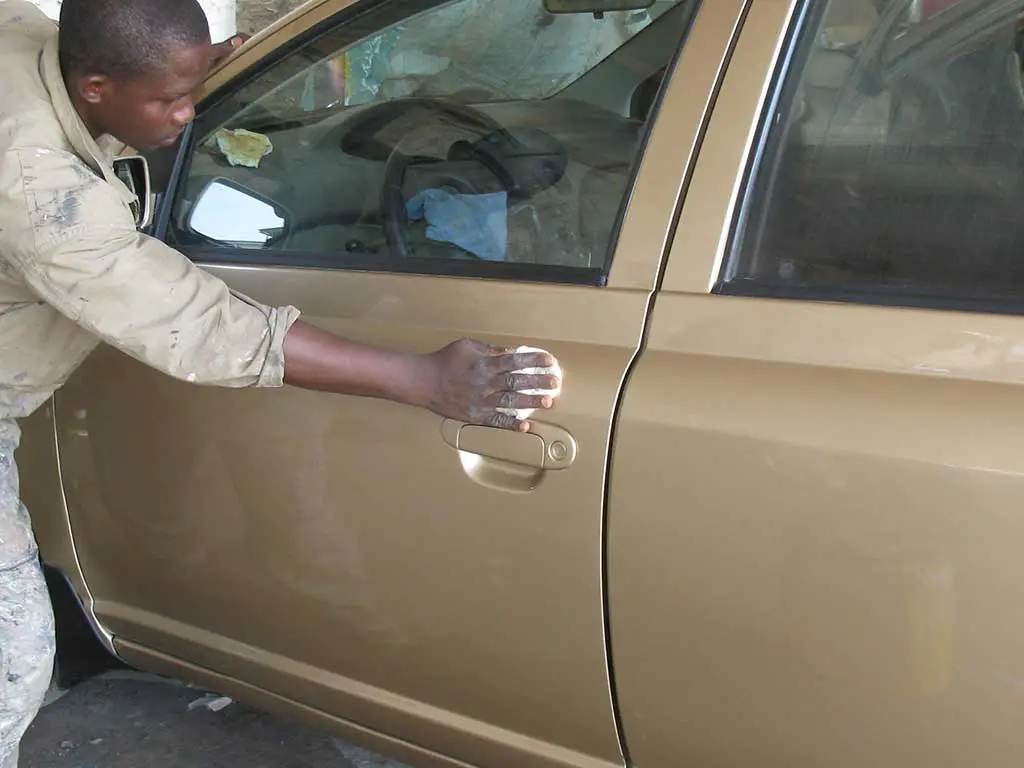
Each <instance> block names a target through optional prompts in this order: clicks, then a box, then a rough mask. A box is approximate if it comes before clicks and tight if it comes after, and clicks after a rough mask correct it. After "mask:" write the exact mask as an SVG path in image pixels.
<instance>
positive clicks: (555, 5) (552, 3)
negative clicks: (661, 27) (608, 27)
mask: <svg viewBox="0 0 1024 768" xmlns="http://www.w3.org/2000/svg"><path fill="white" fill-rule="evenodd" d="M652 5H654V0H544V10H546V11H547V12H548V13H593V14H596V15H598V16H600V15H601V14H604V13H611V12H612V11H646V10H647V9H648V8H650V7H651V6H652Z"/></svg>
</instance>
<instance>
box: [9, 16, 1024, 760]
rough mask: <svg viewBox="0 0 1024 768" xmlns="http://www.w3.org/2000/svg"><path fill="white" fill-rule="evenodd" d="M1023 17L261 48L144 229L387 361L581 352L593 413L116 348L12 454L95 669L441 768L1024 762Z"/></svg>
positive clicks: (375, 34) (62, 596)
mask: <svg viewBox="0 0 1024 768" xmlns="http://www.w3.org/2000/svg"><path fill="white" fill-rule="evenodd" d="M1022 11H1024V0H954V1H946V2H934V1H933V2H928V1H927V0H831V2H825V1H824V0H703V2H700V1H699V0H653V1H652V0H515V1H514V2H513V1H512V0H450V1H442V0H362V1H361V2H346V1H345V0H319V1H314V2H312V3H310V4H308V5H306V6H304V7H303V8H302V9H300V10H298V11H296V12H295V13H293V14H291V15H290V16H289V17H287V18H286V19H284V20H283V21H281V22H280V23H278V24H276V25H275V26H274V27H272V28H271V29H269V30H267V31H265V32H264V33H262V34H260V35H258V36H257V37H256V38H254V39H252V40H251V41H249V42H248V43H247V44H246V45H245V46H244V47H243V48H242V49H241V50H240V51H238V52H237V53H236V54H235V55H234V56H233V57H232V58H231V59H230V60H228V61H227V62H226V63H224V64H223V65H222V66H221V67H220V69H219V70H218V71H217V72H216V73H214V74H213V75H212V77H211V78H210V80H209V81H208V83H207V84H206V85H205V87H204V93H203V98H202V100H201V102H200V105H199V110H198V118H197V120H196V122H195V123H194V125H193V126H192V127H191V129H190V131H189V132H188V134H187V135H186V136H185V137H184V139H183V141H182V142H181V146H180V147H174V148H168V149H166V150H162V151H160V152H157V153H154V154H152V155H148V156H147V157H146V160H147V161H148V165H149V170H150V173H151V180H152V189H153V190H154V192H155V194H156V198H155V205H154V206H153V217H152V223H151V225H150V226H149V232H150V233H151V234H152V235H153V236H154V237H158V238H162V239H165V240H167V241H168V242H170V243H172V244H174V245H175V246H176V247H179V248H180V249H182V250H183V251H184V252H185V253H187V254H188V255H189V256H190V257H191V258H193V259H195V260H196V261H197V262H200V263H201V264H203V265H204V266H205V267H207V268H209V269H210V270H211V271H212V272H214V273H216V274H217V275H219V276H221V277H223V278H224V279H225V280H226V281H227V282H228V283H229V284H230V285H232V286H234V287H236V288H238V289H240V290H241V291H244V292H246V293H248V294H250V295H253V296H255V297H258V298H259V299H260V300H262V301H265V302H268V303H271V304H294V305H297V306H299V307H301V308H302V309H303V310H304V311H305V314H306V317H307V318H308V319H310V320H311V321H313V322H315V323H316V324H319V325H321V326H323V327H326V328H329V329H331V330H332V331H336V332H339V333H342V334H346V335H348V336H351V337H353V338H356V339H360V340H363V341H367V342H372V343H376V344H383V345H394V346H397V347H402V348H408V349H419V350H424V351H425V350H430V349H433V348H437V347H439V346H441V345H443V344H445V343H448V342H450V341H452V340H454V339H456V338H458V337H460V336H467V335H468V336H474V337H478V338H482V339H486V340H488V341H491V342H496V343H503V344H528V345H533V346H537V347H541V348H544V349H547V350H550V351H551V352H552V353H554V354H555V355H556V356H557V357H558V358H559V360H560V362H561V365H562V368H563V370H564V381H565V384H564V392H563V393H562V396H561V397H560V399H559V401H558V404H557V407H556V409H555V410H553V411H552V412H550V413H549V414H544V415H543V418H542V420H541V422H540V423H538V424H537V427H536V430H535V431H534V432H533V433H531V434H517V433H512V432H505V431H496V430H492V429H487V428H481V427H475V426H467V425H462V424H458V423H452V422H446V421H443V420H441V419H440V418H437V417H434V416H432V415H431V414H429V413H427V412H426V411H422V410H416V409H412V408H405V407H401V406H398V405H395V404H391V403H387V402H381V401H367V400H360V399H355V398H344V397H337V396H332V395H324V394H317V393H311V392H306V391H299V390H291V389H288V390H285V391H254V390H245V391H225V390H219V389H204V388H199V387H192V386H189V385H188V384H187V383H179V382H175V381H173V380H171V379H169V378H166V377H163V376H161V375H159V374H157V373H155V372H153V371H151V370H149V369H148V368H145V367H143V366H142V365H140V364H138V363H135V362H133V361H131V360H129V359H128V358H127V357H125V356H123V355H121V354H119V353H117V352H115V351H113V350H110V349H101V350H99V351H98V352H97V353H96V354H94V355H93V356H92V357H91V358H90V359H89V360H88V361H87V363H86V365H85V366H84V367H83V368H82V370H81V371H80V372H79V374H77V375H76V377H75V378H74V379H73V380H72V381H71V382H70V383H69V385H68V386H67V387H66V388H65V389H64V390H63V391H61V392H60V393H59V394H58V396H57V397H56V398H55V400H54V402H53V403H52V406H50V407H48V408H47V409H46V410H45V411H43V412H40V413H39V414H38V415H37V416H36V417H34V418H33V419H32V420H31V423H30V424H29V425H27V434H26V440H25V447H24V448H23V450H22V451H21V454H20V455H19V463H21V464H22V465H23V468H24V473H25V480H24V495H25V497H26V502H27V503H28V505H29V507H30V509H32V510H33V513H34V518H35V523H36V526H37V530H38V535H39V539H40V544H41V547H42V552H43V556H44V558H45V560H46V562H47V565H48V567H49V575H50V578H51V583H52V585H53V588H54V594H55V596H56V598H57V600H58V603H59V605H61V606H64V605H66V604H72V605H76V606H79V605H80V608H81V611H80V616H79V615H78V614H75V613H74V612H66V613H65V612H63V611H62V614H61V615H62V619H61V630H62V634H64V636H65V638H66V637H67V636H71V637H75V636H78V635H80V634H81V633H80V632H78V631H77V630H79V629H80V628H81V626H87V627H88V629H89V633H90V634H94V635H95V636H96V637H97V638H98V639H99V641H100V643H101V644H102V645H103V646H105V648H106V650H107V651H110V652H112V653H113V654H116V656H117V657H118V658H119V659H120V660H121V661H122V662H124V663H127V664H129V665H132V666H135V667H138V668H142V669H145V670H151V671H155V672H159V673H165V674H168V675H172V676H176V677H181V678H188V679H191V680H194V681H198V682H199V683H201V684H203V685H206V686H208V687H210V688H212V689H215V690H218V691H222V692H224V693H225V694H229V695H232V696H236V697H238V698H240V699H244V700H247V701H250V702H253V703H255V704H257V705H259V706H263V707H266V708H269V709H273V710H277V711H280V712H283V713H286V714H288V715H290V716H294V717H298V718H302V719H304V720H306V721H308V722H310V723H313V724H316V725H319V726H322V727H325V728H328V729H331V730H333V731H335V732H336V733H338V734H339V735H342V736H344V737H346V738H349V739H352V740H355V741H358V742H362V743H365V744H367V745H368V746H370V747H372V748H376V749H377V750H379V751H382V752H385V753H388V754H392V755H395V756H396V757H398V758H400V759H404V760H405V761H407V762H409V763H412V764H415V765H417V766H428V765H437V766H482V767H484V768H524V767H530V768H534V767H535V768H568V767H569V766H573V767H576V768H610V767H611V766H623V765H635V766H639V768H654V767H655V766H734V767H735V768H741V767H743V768H746V767H747V766H755V765H756V766H779V767H780V768H812V767H813V768H818V767H819V766H829V767H830V768H844V767H849V768H862V767H863V766H893V767H895V766H901V767H902V766H909V765H922V766H923V765H927V766H958V767H959V766H965V765H982V766H1016V765H1019V764H1020V762H1021V759H1022V755H1024V727H1022V724H1024V714H1022V713H1024V386H1022V384H1024V317H1022V310H1024V88H1022V84H1021V82H1022V78H1021V60H1020V53H1019V52H1020V50H1021V49H1022V46H1021V43H1020V39H1019V35H1018V32H1017V30H1018V26H1019V18H1020V16H1021V13H1022ZM147 221H148V219H147ZM62 585H64V586H62ZM83 617H84V618H83ZM80 658H81V655H80V654H79V655H76V654H74V653H73V650H72V649H70V648H69V643H68V642H67V641H66V640H65V641H64V642H63V645H62V647H61V652H60V668H61V673H62V680H64V681H65V683H67V682H68V681H69V680H72V679H79V678H81V677H82V676H84V675H86V674H89V669H90V668H89V667H88V666H87V665H83V664H81V663H78V661H77V660H80Z"/></svg>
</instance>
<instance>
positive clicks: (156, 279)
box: [0, 150, 299, 387]
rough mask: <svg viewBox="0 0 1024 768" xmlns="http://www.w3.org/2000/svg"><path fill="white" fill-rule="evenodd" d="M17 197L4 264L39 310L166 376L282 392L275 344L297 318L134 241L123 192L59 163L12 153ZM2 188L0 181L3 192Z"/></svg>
mask: <svg viewBox="0 0 1024 768" xmlns="http://www.w3.org/2000/svg"><path fill="white" fill-rule="evenodd" d="M18 155H19V161H20V166H21V184H22V187H23V194H22V195H20V196H6V199H4V200H0V206H10V205H14V206H15V207H17V206H18V204H19V201H18V198H19V197H20V198H21V201H22V202H23V205H22V208H23V210H22V211H20V212H18V211H13V212H12V211H11V210H10V209H8V210H7V211H0V222H4V221H11V219H12V218H18V214H19V213H20V214H21V216H22V217H23V219H22V220H23V222H24V225H25V226H24V236H23V237H21V238H18V239H17V246H16V247H15V248H14V249H13V252H12V253H10V254H9V255H8V258H9V260H10V261H11V263H12V265H13V266H14V267H15V268H16V269H18V271H19V272H20V273H21V276H22V278H23V279H24V281H25V283H26V284H27V285H28V286H29V288H30V289H31V290H32V291H34V292H35V293H36V294H37V295H38V296H39V297H40V298H41V299H42V300H43V301H45V302H47V303H48V304H50V305H52V306H53V307H55V308H56V309H57V310H59V311H60V312H61V313H62V314H64V315H66V316H67V317H68V318H70V319H71V320H72V321H74V322H75V323H77V324H78V325H80V326H82V327H83V328H85V329H86V330H88V331H90V332H92V333H94V334H95V335H96V336H97V337H99V338H100V339H102V340H103V341H105V342H107V343H108V344H110V345H111V346H113V347H115V348H117V349H119V350H122V351H123V352H125V353H127V354H128V355H131V356H132V357H134V358H136V359H138V360H140V361H142V362H144V363H146V364H148V365H150V366H152V367H153V368H156V369H158V370H160V371H163V372H165V373H167V374H169V375H171V376H173V377H175V378H178V379H182V380H185V381H191V382H195V383H198V384H207V385H217V386H225V387H247V386H262V387H275V386H281V385H282V384H283V381H284V349H283V347H284V338H285V335H286V334H287V332H288V330H289V328H290V327H291V326H292V324H293V323H294V322H295V320H296V319H297V318H298V314H299V313H298V311H297V310H296V309H295V308H293V307H281V308H272V307H267V306H264V305H262V304H260V303H257V302H255V301H252V300H250V299H248V298H246V297H244V296H242V295H239V294H237V293H234V292H232V291H231V290H229V289H228V287H227V286H226V285H225V284H224V283H223V281H221V280H219V279H218V278H216V277H214V276H213V275H211V274H209V273H208V272H206V271H204V270H202V269H200V268H199V267H196V266H195V265H194V264H192V263H191V262H190V261H189V260H188V259H187V258H185V256H183V255H182V254H180V253H179V252H178V251H176V250H174V249H173V248H170V247H168V246H167V245H165V244H163V243H161V242H159V241H158V240H155V239H153V238H150V237H148V236H145V235H142V234H140V233H139V232H138V231H137V230H136V228H135V223H134V219H133V218H132V215H131V212H130V210H129V208H128V207H127V205H126V204H125V202H124V200H123V198H122V194H123V190H118V188H117V187H115V186H113V185H111V184H109V183H107V182H106V181H104V180H103V179H101V178H99V177H98V176H96V175H95V174H93V173H92V172H91V171H90V170H89V169H88V168H87V166H85V164H84V163H82V162H81V161H80V160H79V159H78V158H77V157H75V156H74V155H70V154H65V153H60V152H51V151H47V150H36V151H33V150H19V151H18ZM6 181H7V180H0V183H4V182H6Z"/></svg>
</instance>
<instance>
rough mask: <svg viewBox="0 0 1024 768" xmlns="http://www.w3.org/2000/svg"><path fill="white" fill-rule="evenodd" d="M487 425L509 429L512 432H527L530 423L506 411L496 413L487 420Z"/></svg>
mask: <svg viewBox="0 0 1024 768" xmlns="http://www.w3.org/2000/svg"><path fill="white" fill-rule="evenodd" d="M487 426H489V427H496V428H497V429H510V430H512V431H513V432H529V431H530V425H529V424H528V423H527V422H525V421H521V420H519V419H517V418H516V417H515V416H512V415H510V414H507V413H497V412H495V414H494V415H493V416H491V418H490V419H488V420H487Z"/></svg>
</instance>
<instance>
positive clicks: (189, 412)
mask: <svg viewBox="0 0 1024 768" xmlns="http://www.w3.org/2000/svg"><path fill="white" fill-rule="evenodd" d="M342 5H345V4H343V3H323V4H314V5H311V6H309V7H307V8H306V9H304V10H302V11H300V12H297V13H296V14H294V15H293V16H292V17H291V19H292V21H291V23H290V25H289V24H281V25H279V26H277V27H276V31H271V32H268V33H267V34H266V35H264V36H262V37H261V38H260V39H257V40H255V41H254V42H252V43H250V44H249V45H248V46H247V48H246V49H244V50H243V52H242V53H239V54H237V55H236V56H235V57H234V58H233V59H232V61H231V62H229V64H228V65H226V67H225V68H224V69H222V70H221V71H220V73H219V74H218V75H217V76H215V78H214V80H213V81H211V82H212V85H211V87H216V78H217V77H223V78H230V77H231V76H232V75H231V72H233V71H234V72H235V73H236V74H237V72H238V71H240V68H241V67H244V66H248V65H250V64H252V63H253V59H252V58H251V57H254V56H256V55H257V53H260V52H263V53H265V52H266V51H267V50H269V48H270V47H271V46H272V45H277V44H278V43H279V42H280V41H281V40H283V39H285V38H290V37H291V36H292V35H293V34H294V33H296V29H293V28H292V27H293V26H294V27H296V28H298V29H299V30H301V29H302V28H304V27H305V26H308V24H309V23H316V22H317V21H319V20H322V19H323V18H326V17H327V15H328V14H329V13H331V12H333V10H336V9H337V8H340V7H341V6H342ZM743 6H744V2H743V0H716V2H715V3H705V4H703V6H702V7H701V9H700V11H699V13H698V16H697V19H696V21H695V22H694V24H693V26H692V28H691V30H690V33H689V37H688V40H687V45H686V46H685V47H684V50H683V54H682V57H681V60H680V61H679V63H678V71H677V72H676V74H674V75H673V76H672V79H671V80H670V82H669V85H668V86H667V88H666V90H665V94H664V96H663V99H664V104H663V108H662V110H661V113H660V116H659V118H658V120H657V121H656V123H655V127H654V129H653V132H652V135H651V137H650V140H649V144H648V149H647V153H646V155H645V159H644V161H643V163H642V164H641V166H640V169H639V172H638V175H637V179H636V183H635V186H634V188H633V190H632V194H631V199H630V202H629V206H628V210H627V213H626V216H625V221H624V225H623V227H622V230H621V232H620V234H619V237H618V245H617V250H616V255H615V260H614V267H613V269H612V273H611V276H610V278H609V281H608V285H607V286H605V287H600V288H599V287H596V286H572V285H544V284H534V283H523V282H507V281H497V280H471V279H460V278H455V277H441V276H427V275H400V274H388V273H383V272H359V271H341V270H316V269H295V268H291V269H290V268H281V267H266V266H261V267H257V266H225V265H214V264H208V265H207V266H208V268H209V269H210V270H211V271H212V272H213V273H215V274H217V275H219V276H221V277H223V278H224V279H225V280H226V281H227V282H228V283H229V284H230V285H231V286H232V287H234V288H236V289H238V290H241V291H242V292H244V293H247V294H249V295H252V296H254V297H257V298H259V299H260V300H261V301H265V302H267V303H270V304H296V305H298V306H300V307H301V308H303V310H304V312H305V318H306V319H307V320H309V321H311V322H313V323H315V324H317V325H320V326H321V327H324V328H326V329H329V330H332V331H335V332H338V333H342V334H344V335H347V336H349V337H351V338H355V339H358V340H361V341H366V342H370V343H376V344H383V345H387V346H394V347H400V348H405V349H412V350H420V351H427V350H431V349H435V348H437V347H439V346H442V345H443V344H446V343H448V342H450V341H453V340H455V339H457V338H459V337H460V336H467V335H468V336H475V337H478V338H482V339H485V340H487V341H489V342H493V343H499V344H522V343H525V344H532V345H536V346H540V347H543V348H545V349H548V350H550V351H551V352H553V353H554V354H555V355H556V356H557V357H558V358H559V359H560V361H561V363H562V365H563V369H564V371H565V375H566V384H565V389H564V392H563V395H562V397H561V398H560V400H559V404H558V408H557V409H556V411H554V412H552V413H551V414H546V415H545V416H544V417H543V419H544V421H546V422H547V423H549V424H550V425H552V426H553V427H556V428H557V429H559V430H563V434H565V433H568V434H569V435H571V438H572V439H573V440H574V441H575V443H576V445H577V446H578V451H579V453H578V457H577V458H576V461H575V463H573V464H572V466H570V467H568V468H566V469H562V470H546V471H532V470H530V471H525V470H524V469H523V468H522V467H521V466H519V465H512V464H508V463H507V462H502V461H501V460H498V459H489V458H485V457H480V456H476V455H469V454H465V453H463V454H460V453H459V452H458V451H456V450H455V449H453V448H452V447H451V446H450V445H448V444H447V443H446V442H445V440H444V436H443V434H442V427H443V424H442V420H441V419H440V418H439V417H436V416H433V415H432V414H429V413H427V412H424V411H419V410H416V409H412V408H406V407H401V406H397V405H395V404H391V403H386V402H381V401H372V400H361V399H356V398H344V397H338V396H332V395H325V394H321V393H311V392H306V391H301V390H296V389H290V388H286V389H284V390H282V391H257V390H245V391H225V390H218V389H212V388H197V387H193V386H190V385H188V384H186V383H182V382H177V381H174V380H171V379H169V378H167V377H164V376H162V375H161V374H158V373H156V372H154V371H151V370H150V369H148V368H146V367H145V366H143V365H141V364H139V363H136V362H134V361H131V360H130V359H128V358H126V357H125V356H123V355H121V354H120V353H117V352H115V351H113V350H111V349H109V348H101V349H99V350H98V351H97V352H96V353H95V354H94V355H92V356H91V357H90V358H89V360H88V361H87V362H86V363H85V364H84V365H83V367H82V368H81V370H80V371H79V372H78V373H76V375H75V376H74V377H73V378H72V380H71V381H70V382H69V383H68V384H67V385H66V387H65V388H64V389H63V390H62V391H61V392H60V393H58V395H57V396H56V397H55V405H54V420H55V423H56V445H57V448H58V449H59V471H60V473H61V477H62V482H63V490H64V494H63V498H61V499H59V500H58V499H53V500H50V501H49V502H48V503H46V505H45V507H43V506H41V507H40V509H39V510H37V517H38V516H39V515H40V514H41V515H43V516H45V517H46V518H47V520H46V521H45V522H43V523H41V524H38V528H39V532H40V537H39V538H40V545H41V549H42V552H43V555H44V558H45V559H46V560H47V561H48V562H49V563H51V564H52V565H54V566H56V567H59V568H61V569H62V570H64V571H65V572H66V573H69V574H70V575H71V577H72V581H73V583H74V584H75V586H76V588H77V589H78V591H79V594H80V596H81V597H83V602H84V603H85V607H86V609H87V610H89V611H90V612H91V614H92V616H93V618H94V620H95V621H96V623H97V626H98V628H99V630H100V631H101V632H103V633H107V634H109V635H110V636H113V638H115V639H114V645H115V647H116V648H117V649H118V650H119V651H120V652H121V654H122V655H123V657H124V658H125V659H126V660H129V661H135V662H137V663H139V664H140V665H141V666H143V667H146V668H151V669H156V670H159V671H164V672H170V673H174V674H180V675H181V676H185V677H189V676H192V677H195V676H197V675H198V676H200V677H203V678H204V679H220V680H223V681H225V689H231V690H236V691H238V692H240V693H245V692H246V691H248V692H249V694H250V695H256V696H257V697H258V698H260V700H261V701H263V700H266V701H273V702H276V703H277V705H279V706H285V708H288V707H289V706H291V707H294V709H295V712H296V714H300V715H305V716H311V717H315V718H323V719H324V720H325V721H328V720H329V721H331V722H335V721H339V722H340V721H346V722H347V723H348V724H349V725H350V727H353V728H355V729H356V732H357V735H358V733H360V732H361V733H364V734H365V733H377V734H380V735H382V737H387V736H390V737H392V738H397V739H399V740H400V741H403V742H405V743H406V745H407V747H408V748H409V749H412V750H414V751H416V750H418V751H419V753H420V754H423V755H431V754H433V755H435V756H439V755H443V756H444V757H445V759H447V760H451V761H455V762H453V763H452V764H458V762H459V761H461V762H463V763H466V764H474V765H487V766H509V767H510V768H511V767H512V766H514V767H515V768H521V767H522V766H527V765H531V766H533V765H535V766H543V767H544V768H548V767H549V766H550V767H551V768H554V766H594V767H595V768H596V767H597V766H610V765H621V764H622V762H623V756H622V752H621V746H620V743H619V739H618V728H617V722H616V718H615V713H614V707H613V701H612V691H611V681H610V678H609V668H608V664H607V659H606V645H605V641H606V637H605V615H604V609H605V601H604V580H603V560H602V554H603V504H604V489H605V471H606V458H607V445H608V439H609V433H610V430H611V426H612V416H613V413H614V410H615V408H616V404H617V401H618V397H619V394H620V386H621V382H622V381H623V379H624V377H625V375H626V371H627V370H628V368H629V366H630V365H631V363H632V361H633V360H634V358H635V356H636V354H637V352H638V350H639V347H640V343H641V338H642V334H643V329H644V323H645V321H646V318H647V313H648V308H649V304H650V300H651V296H652V291H653V288H654V285H655V282H656V280H657V278H658V275H659V274H660V270H661V265H662V262H663V257H664V255H665V253H666V250H667V246H668V243H669V241H670V237H671V233H672V231H673V223H674V217H675V210H676V208H677V205H678V202H679V196H680V194H681V193H682V190H683V187H684V181H685V179H687V178H688V166H689V163H690V162H691V160H692V157H693V154H694V151H695V148H696V147H697V146H698V144H699V139H700V136H701V135H702V128H703V125H704V118H705V114H706V111H707V109H708V106H709V105H710V103H711V102H712V100H713V97H714V92H715V89H716V88H717V85H718V83H719V79H720V75H721V69H722V66H723V61H724V58H725V54H726V51H727V50H728V48H729V45H730V42H731V40H732V38H733V35H734V33H735V31H736V29H737V24H738V20H739V18H740V14H741V10H742V8H743ZM332 9H333V10H332ZM275 41H276V42H275ZM261 55H262V53H261ZM246 56H250V58H246ZM232 67H236V69H235V70H232ZM48 423H50V422H48V421H47V419H46V418H45V413H41V414H40V417H39V418H38V419H37V420H36V422H35V423H34V429H33V430H32V436H31V439H32V442H33V444H39V443H40V442H41V441H49V445H50V446H51V447H52V445H53V439H54V438H53V427H52V424H51V426H50V427H49V429H50V434H49V435H47V434H46V431H47V424H48ZM510 437H516V438H517V439H518V438H521V439H522V440H535V439H536V438H535V437H533V436H528V435H523V436H510ZM47 450H50V449H47ZM49 474H50V478H51V480H52V476H53V471H52V467H50V468H49ZM28 482H29V483H35V482H43V480H36V479H35V477H33V478H28ZM27 497H28V496H27ZM36 497H38V492H36ZM65 502H66V510H65V508H64V505H65ZM86 596H88V597H87V599H86ZM200 671H201V672H200ZM257 692H258V693H257ZM285 702H291V704H286V703H285ZM438 759H440V758H438Z"/></svg>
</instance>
